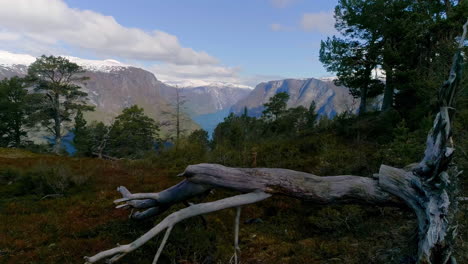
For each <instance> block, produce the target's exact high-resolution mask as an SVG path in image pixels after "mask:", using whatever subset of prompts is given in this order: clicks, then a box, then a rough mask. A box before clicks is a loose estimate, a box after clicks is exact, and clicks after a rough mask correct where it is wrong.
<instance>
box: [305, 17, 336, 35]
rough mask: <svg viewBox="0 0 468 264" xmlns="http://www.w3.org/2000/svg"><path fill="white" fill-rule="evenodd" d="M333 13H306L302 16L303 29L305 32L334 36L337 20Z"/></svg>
mask: <svg viewBox="0 0 468 264" xmlns="http://www.w3.org/2000/svg"><path fill="white" fill-rule="evenodd" d="M333 15H334V13H333V12H318V13H306V14H304V15H303V16H302V19H301V27H302V29H303V30H305V31H310V32H318V33H322V34H334V33H335V32H336V30H335V18H334V17H333Z"/></svg>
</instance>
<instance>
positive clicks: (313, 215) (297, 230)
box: [0, 0, 468, 263]
mask: <svg viewBox="0 0 468 264" xmlns="http://www.w3.org/2000/svg"><path fill="white" fill-rule="evenodd" d="M467 17H468V2H466V1H449V0H445V1H409V0H397V1H388V0H372V1H364V0H340V1H339V3H338V5H337V6H336V8H335V19H336V24H335V27H336V30H337V32H338V34H337V35H336V36H333V37H330V38H328V39H324V40H323V41H322V43H321V47H320V56H319V57H320V61H321V62H322V63H323V65H324V66H325V67H326V68H327V70H329V71H330V72H333V73H334V74H336V76H337V78H336V80H335V82H336V84H338V85H343V86H345V87H347V88H348V89H349V91H350V93H351V94H352V95H353V96H354V97H355V98H356V99H357V100H359V102H360V106H359V109H358V111H350V112H344V113H340V114H337V115H336V116H335V117H333V118H327V117H323V116H320V115H319V114H318V113H317V109H316V107H315V105H314V104H312V105H310V107H308V108H306V107H302V106H301V107H295V108H288V107H287V101H288V99H289V95H288V94H287V93H277V94H276V95H275V96H274V97H272V98H270V101H269V102H268V103H266V104H265V105H264V111H263V114H262V116H261V117H251V116H249V115H248V114H247V113H248V111H247V109H246V110H245V112H244V114H242V115H234V114H230V115H229V116H228V117H227V118H225V119H224V121H223V122H222V123H220V124H218V126H217V127H216V129H215V130H214V133H213V135H212V136H211V137H210V136H209V135H208V132H206V131H204V130H201V129H200V130H195V131H187V132H185V133H181V135H179V133H178V132H177V136H176V135H172V136H171V137H168V138H170V139H168V138H163V137H162V136H161V135H160V132H159V130H160V126H161V124H159V123H158V122H157V120H153V119H152V118H150V117H148V116H147V115H145V113H144V109H143V108H141V107H139V106H137V105H134V106H131V107H128V108H125V109H124V110H123V111H122V113H121V114H120V115H118V116H117V117H116V118H114V119H113V120H112V121H111V122H109V123H107V124H106V123H102V122H99V123H98V122H87V121H86V120H85V118H84V117H83V113H84V112H86V111H93V107H92V106H90V105H89V104H87V101H86V93H85V92H83V91H81V90H80V83H82V82H85V81H86V79H87V77H86V76H85V75H84V74H83V69H82V68H81V67H80V66H78V65H77V64H74V63H72V62H70V61H68V60H67V59H65V58H62V57H54V56H42V57H39V58H38V59H37V60H36V62H35V63H33V64H32V65H31V66H30V67H29V69H28V74H27V76H26V77H24V78H19V77H13V78H11V79H5V80H3V81H1V82H0V147H2V148H1V149H0V183H1V185H0V222H1V223H4V224H2V225H0V262H1V263H81V262H82V256H84V255H86V254H92V253H95V252H98V251H99V250H104V249H107V248H111V247H113V246H114V245H115V244H116V243H121V242H122V240H124V241H127V242H129V241H132V240H133V239H135V238H136V237H138V236H139V235H140V234H143V233H144V232H145V231H146V230H147V229H149V228H151V227H152V226H153V225H154V223H157V222H159V221H160V220H161V219H162V217H163V216H165V215H167V213H165V214H163V215H162V216H158V217H157V218H155V219H151V220H145V221H142V222H139V223H136V222H133V221H129V220H128V219H127V216H126V215H125V213H124V212H122V211H119V210H115V209H113V208H112V205H111V204H110V201H111V200H112V199H113V198H115V197H117V194H116V193H115V188H116V187H117V186H119V185H127V186H130V187H131V188H132V189H133V190H138V191H139V192H140V191H141V192H143V191H155V190H160V189H163V188H166V187H169V186H171V185H172V184H174V183H176V182H178V181H179V179H177V178H175V175H177V174H179V173H180V172H182V171H183V170H184V169H185V168H186V167H187V166H188V165H190V164H198V163H217V164H221V165H225V166H231V167H248V168H256V167H266V168H285V169H292V170H298V171H303V172H310V173H314V174H316V175H362V176H367V177H372V176H373V173H375V172H376V171H378V170H379V166H380V164H387V165H391V166H397V167H405V166H407V165H409V164H411V163H413V162H416V161H419V160H420V159H421V158H422V156H423V153H424V149H425V142H426V136H427V133H428V131H429V130H430V128H431V126H432V121H433V119H434V116H435V114H436V113H437V112H438V106H439V102H438V100H437V98H438V96H439V94H438V93H439V89H440V87H441V86H442V85H443V83H444V81H445V80H446V79H447V77H448V74H449V71H450V67H451V66H452V62H453V61H452V58H453V55H454V54H456V52H457V48H458V45H459V42H460V39H459V36H460V35H461V33H462V26H463V24H464V23H465V22H466V19H467ZM457 37H458V38H457ZM462 42H463V41H462ZM463 51H464V52H466V45H465V46H464V47H463ZM464 54H465V53H464ZM466 68H467V64H464V65H463V72H464V75H463V78H462V80H461V82H460V84H459V87H461V88H462V89H460V91H459V92H458V93H457V94H456V96H455V100H456V113H455V115H454V123H453V131H454V135H453V138H454V141H455V145H456V150H457V152H456V156H455V158H454V162H455V163H456V164H457V166H458V168H459V170H460V171H461V170H463V169H465V171H466V168H468V154H467V150H468V107H467V106H468V89H466V84H467V81H466V80H467V76H468V74H467V73H468V70H467V69H466ZM463 88H464V89H463ZM375 101H378V102H380V104H381V110H379V111H374V110H370V108H369V104H370V102H375ZM174 118H175V120H174V123H175V122H176V118H177V119H178V116H175V117H174ZM177 123H178V122H177ZM177 131H178V130H177ZM67 133H72V134H73V135H74V138H73V145H74V149H76V152H74V154H73V155H71V156H70V155H69V154H68V153H67V152H66V151H65V146H64V145H63V144H62V141H63V138H64V137H65V136H66V134H67ZM37 135H39V136H41V137H42V138H46V139H47V140H46V141H44V140H42V141H38V140H37V137H38V136H37ZM40 142H42V143H40ZM458 184H459V185H460V188H459V189H460V191H461V193H462V195H461V196H468V193H467V191H466V186H467V184H468V181H467V180H466V172H465V173H462V174H460V175H459V183H458ZM224 192H227V191H219V192H218V191H216V192H214V193H211V194H208V198H207V199H209V200H216V199H219V198H220V197H223V196H225V193H224ZM195 201H197V200H196V199H195ZM180 208H182V205H180V206H178V207H176V209H180ZM467 209H468V207H467V206H466V205H465V204H464V203H461V204H460V212H459V217H458V219H459V227H458V233H459V234H458V238H457V241H456V250H455V255H456V257H457V260H458V262H459V263H465V262H468V253H467V252H468V246H467V245H466V243H465V241H466V239H468V220H466V216H467V215H466V210H467ZM233 215H234V212H231V211H229V212H228V211H222V212H218V213H215V214H212V215H208V216H206V218H203V219H202V218H193V219H191V220H188V221H186V222H185V223H184V224H181V225H180V226H177V227H175V228H174V230H173V231H172V232H173V234H172V235H171V238H170V239H169V241H168V244H167V246H166V249H165V250H164V251H163V253H162V257H161V260H162V261H163V263H228V262H229V261H230V258H231V256H232V243H231V242H230V241H231V239H230V238H231V237H232V236H233V235H232V234H233V230H232V229H233V227H232V218H233ZM242 217H243V218H242V223H243V224H242V230H241V236H240V237H241V241H240V242H241V248H242V251H241V252H242V253H241V261H242V262H241V263H415V261H416V259H415V257H414V256H415V252H416V251H417V245H416V244H417V242H416V241H417V239H416V237H417V227H416V223H415V216H414V213H413V212H412V211H411V210H409V209H407V208H402V209H396V208H392V207H369V206H363V205H333V206H322V205H312V204H309V203H307V202H304V201H299V200H295V199H292V198H287V197H275V198H274V199H271V200H268V201H265V202H262V203H260V204H256V205H252V206H249V207H247V208H246V209H244V212H243V216H242ZM226 237H229V239H228V240H229V241H226V239H225V238H226ZM159 240H161V238H159ZM156 242H157V241H153V242H151V243H149V244H148V245H147V246H145V247H143V248H142V249H139V250H138V251H137V252H135V253H132V254H131V255H129V256H126V257H125V258H124V259H123V260H122V263H151V256H152V255H154V253H155V252H156V249H157V245H158V243H156Z"/></svg>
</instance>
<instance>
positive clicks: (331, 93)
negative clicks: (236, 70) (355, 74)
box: [231, 78, 358, 117]
mask: <svg viewBox="0 0 468 264" xmlns="http://www.w3.org/2000/svg"><path fill="white" fill-rule="evenodd" d="M280 92H287V93H288V94H289V96H290V98H289V101H288V107H297V106H300V105H301V106H305V107H309V106H310V104H311V103H312V101H315V104H316V107H317V108H316V109H317V112H318V113H319V114H321V115H326V116H328V117H333V116H334V115H336V114H337V113H341V112H343V111H353V112H355V111H356V109H357V106H358V102H357V101H356V100H354V99H353V97H352V96H351V95H350V94H349V92H348V89H346V88H345V87H340V86H336V85H335V84H334V83H333V81H332V80H331V79H325V80H319V79H314V78H310V79H286V80H278V81H270V82H263V83H260V84H259V85H257V86H256V87H255V89H254V90H253V91H252V92H251V93H250V94H249V95H248V96H247V97H245V98H244V99H243V100H240V101H238V102H237V103H236V104H234V105H233V106H232V108H231V112H234V113H236V114H241V113H242V112H243V111H244V107H247V109H248V113H249V115H251V116H260V115H261V113H262V111H263V109H264V108H263V104H265V103H267V102H268V101H269V99H270V97H272V96H274V95H275V94H277V93H280Z"/></svg>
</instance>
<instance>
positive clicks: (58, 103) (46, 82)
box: [28, 55, 94, 154]
mask: <svg viewBox="0 0 468 264" xmlns="http://www.w3.org/2000/svg"><path fill="white" fill-rule="evenodd" d="M83 73H84V70H83V68H81V67H80V66H78V65H77V64H76V63H72V62H70V61H69V60H68V59H66V58H64V57H54V56H45V55H43V56H41V57H39V58H37V59H36V61H35V62H34V63H32V64H31V66H29V69H28V79H29V80H30V81H31V83H32V84H33V86H34V91H36V92H37V93H39V94H40V95H42V97H43V99H42V100H41V102H40V104H38V105H37V112H36V116H35V117H36V119H37V121H39V122H41V124H42V125H43V126H44V127H45V128H46V129H48V131H49V132H50V133H51V135H52V139H53V143H54V147H53V152H54V153H56V154H58V153H59V152H60V148H61V142H62V138H63V136H64V134H65V131H66V130H67V129H70V127H67V125H69V124H71V121H72V118H73V116H74V114H75V113H76V111H77V110H78V109H81V111H90V110H93V109H94V108H93V107H92V106H88V105H86V99H87V98H86V96H87V93H85V92H83V91H82V90H81V87H80V86H78V85H77V84H78V83H81V82H83V81H85V80H87V79H88V78H87V77H85V76H83Z"/></svg>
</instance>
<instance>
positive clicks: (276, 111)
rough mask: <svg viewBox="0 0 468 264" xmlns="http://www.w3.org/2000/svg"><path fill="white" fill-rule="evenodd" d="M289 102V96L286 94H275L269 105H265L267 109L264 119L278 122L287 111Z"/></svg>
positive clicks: (264, 112)
mask: <svg viewBox="0 0 468 264" xmlns="http://www.w3.org/2000/svg"><path fill="white" fill-rule="evenodd" d="M288 100H289V94H288V93H286V92H281V93H277V94H275V95H274V96H273V97H271V98H270V100H269V101H268V103H265V104H264V105H263V106H264V107H265V110H263V117H264V118H265V119H268V120H276V119H277V118H278V117H280V116H281V114H283V113H284V112H285V111H286V107H287V103H288Z"/></svg>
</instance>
